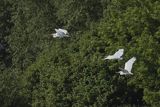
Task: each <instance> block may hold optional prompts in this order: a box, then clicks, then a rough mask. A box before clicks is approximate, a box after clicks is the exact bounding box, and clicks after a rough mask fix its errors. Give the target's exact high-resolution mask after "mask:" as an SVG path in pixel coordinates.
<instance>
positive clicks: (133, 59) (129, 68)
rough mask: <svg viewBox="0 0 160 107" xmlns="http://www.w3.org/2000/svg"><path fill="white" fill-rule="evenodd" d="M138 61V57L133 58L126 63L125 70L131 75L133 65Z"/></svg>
mask: <svg viewBox="0 0 160 107" xmlns="http://www.w3.org/2000/svg"><path fill="white" fill-rule="evenodd" d="M135 61H136V57H132V58H131V59H129V60H128V61H127V62H126V63H125V67H124V69H125V70H127V71H128V72H129V73H131V69H132V66H133V63H134V62H135Z"/></svg>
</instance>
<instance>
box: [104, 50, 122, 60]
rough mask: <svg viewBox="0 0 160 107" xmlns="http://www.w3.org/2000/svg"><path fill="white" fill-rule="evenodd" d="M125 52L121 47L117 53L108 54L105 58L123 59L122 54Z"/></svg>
mask: <svg viewBox="0 0 160 107" xmlns="http://www.w3.org/2000/svg"><path fill="white" fill-rule="evenodd" d="M123 53H124V49H119V50H118V51H117V52H116V53H114V54H113V55H108V56H107V57H105V58H104V60H106V59H118V60H122V59H123V58H122V55H123Z"/></svg>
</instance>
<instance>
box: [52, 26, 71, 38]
mask: <svg viewBox="0 0 160 107" xmlns="http://www.w3.org/2000/svg"><path fill="white" fill-rule="evenodd" d="M55 31H56V33H53V34H51V35H52V36H53V37H54V38H57V37H59V38H63V37H69V35H68V31H67V30H65V29H60V28H59V29H55Z"/></svg>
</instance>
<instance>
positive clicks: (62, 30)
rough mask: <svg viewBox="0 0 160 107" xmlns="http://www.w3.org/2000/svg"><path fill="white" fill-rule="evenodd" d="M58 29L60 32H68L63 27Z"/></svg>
mask: <svg viewBox="0 0 160 107" xmlns="http://www.w3.org/2000/svg"><path fill="white" fill-rule="evenodd" d="M58 30H59V31H61V32H64V33H65V34H68V31H67V30H65V29H60V28H59V29H58Z"/></svg>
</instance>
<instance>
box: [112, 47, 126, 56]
mask: <svg viewBox="0 0 160 107" xmlns="http://www.w3.org/2000/svg"><path fill="white" fill-rule="evenodd" d="M123 53H124V49H119V50H118V51H117V52H116V53H115V54H114V55H113V56H114V57H117V58H120V57H121V56H122V55H123Z"/></svg>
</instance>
